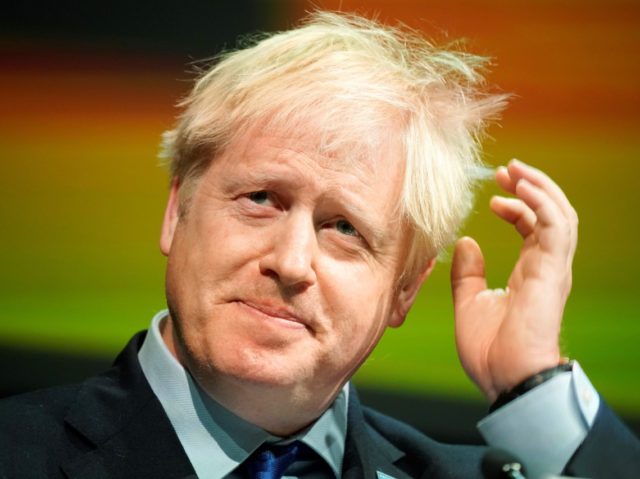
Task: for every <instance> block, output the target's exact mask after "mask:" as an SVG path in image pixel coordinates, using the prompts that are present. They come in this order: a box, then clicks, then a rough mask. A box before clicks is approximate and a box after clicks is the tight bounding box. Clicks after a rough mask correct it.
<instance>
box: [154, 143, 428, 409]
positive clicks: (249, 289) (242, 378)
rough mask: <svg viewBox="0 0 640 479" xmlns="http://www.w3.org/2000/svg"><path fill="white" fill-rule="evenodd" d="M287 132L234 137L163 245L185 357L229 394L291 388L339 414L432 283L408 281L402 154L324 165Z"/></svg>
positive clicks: (382, 152) (170, 219) (390, 148)
mask: <svg viewBox="0 0 640 479" xmlns="http://www.w3.org/2000/svg"><path fill="white" fill-rule="evenodd" d="M315 151H316V148H315V147H314V146H313V144H312V143H311V142H310V141H308V140H304V139H300V138H291V137H286V136H247V137H244V138H240V139H237V140H235V141H234V142H232V144H231V145H230V146H229V148H227V150H226V152H225V153H224V154H222V155H221V156H220V157H218V158H216V159H215V160H214V161H212V162H211V165H210V166H209V168H208V169H207V170H206V171H205V172H204V173H203V175H202V176H201V178H200V179H199V180H198V182H197V184H196V185H195V186H194V189H193V194H192V197H191V199H190V202H189V204H188V208H187V212H186V213H185V214H184V215H182V216H180V217H179V215H178V205H177V203H178V201H177V189H178V186H177V185H174V187H173V190H172V194H171V198H170V200H169V205H168V208H167V213H166V217H165V224H164V226H163V233H162V238H161V249H162V251H163V253H165V254H166V255H168V266H167V299H168V303H169V307H170V311H171V315H172V322H173V324H174V327H175V328H176V332H177V334H176V337H177V338H178V339H177V348H176V349H177V350H178V352H177V356H178V357H179V359H180V360H181V361H182V362H183V363H185V365H186V366H187V367H188V369H189V370H190V371H191V372H192V374H194V375H195V376H196V377H197V378H198V380H199V381H200V382H201V383H205V384H204V385H205V386H206V387H207V388H208V389H209V390H210V391H213V392H214V396H215V393H216V389H217V388H218V389H219V388H221V387H224V385H235V386H240V387H245V388H246V387H252V386H264V387H269V388H272V387H276V388H285V390H288V391H290V393H291V394H292V395H295V396H296V397H297V398H298V399H301V400H305V398H306V399H309V398H314V400H315V401H317V402H318V404H319V407H326V405H327V404H328V403H329V402H330V401H331V400H332V399H333V397H334V396H335V394H337V392H338V391H339V389H340V387H341V386H342V385H343V384H344V382H345V381H347V380H348V379H349V377H350V376H351V375H352V374H353V372H354V371H355V370H356V369H357V367H358V366H359V365H360V364H361V363H362V362H363V361H364V359H365V358H366V356H367V355H368V354H369V352H370V351H371V350H372V348H373V347H374V346H375V345H376V343H377V342H378V340H379V339H380V337H381V335H382V333H383V331H384V329H385V328H386V327H387V326H398V325H399V324H401V322H402V320H403V319H404V315H405V314H406V310H407V309H408V307H409V306H410V304H411V303H412V302H413V299H414V296H415V293H416V292H417V289H418V287H419V283H420V279H423V278H416V279H415V280H414V281H412V282H411V283H407V284H404V285H399V284H398V277H399V275H400V274H401V272H402V269H403V266H404V264H403V261H404V251H405V250H406V248H407V245H408V243H407V234H406V229H405V228H404V227H403V225H402V222H401V220H400V219H399V217H398V213H397V207H398V204H399V198H400V194H401V188H402V181H403V168H402V163H401V161H399V155H400V154H401V150H400V148H399V146H398V145H397V144H396V143H395V142H387V143H386V145H385V146H384V147H383V148H380V149H379V150H377V151H376V155H375V156H376V157H374V158H368V159H364V160H358V161H357V162H356V161H344V159H341V158H340V155H331V157H324V156H321V155H319V154H317V153H315Z"/></svg>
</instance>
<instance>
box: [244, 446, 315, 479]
mask: <svg viewBox="0 0 640 479" xmlns="http://www.w3.org/2000/svg"><path fill="white" fill-rule="evenodd" d="M303 448H304V446H303V444H302V443H300V442H298V441H294V442H292V443H291V444H287V445H286V446H274V445H273V444H263V445H262V446H260V447H259V448H258V449H257V450H256V451H255V452H254V453H253V454H252V455H251V457H249V459H248V460H247V462H246V467H247V470H248V471H249V477H250V478H251V479H280V478H281V477H282V475H283V474H284V472H285V471H286V470H287V468H288V467H289V466H290V465H291V464H293V463H294V462H295V461H296V459H297V458H298V457H299V455H300V453H301V452H302V450H303Z"/></svg>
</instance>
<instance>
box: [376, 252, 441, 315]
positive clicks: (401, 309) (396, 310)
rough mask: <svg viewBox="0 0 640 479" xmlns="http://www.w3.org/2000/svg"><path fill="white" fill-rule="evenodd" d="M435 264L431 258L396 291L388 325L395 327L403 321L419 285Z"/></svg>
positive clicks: (434, 260)
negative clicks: (396, 294)
mask: <svg viewBox="0 0 640 479" xmlns="http://www.w3.org/2000/svg"><path fill="white" fill-rule="evenodd" d="M435 264H436V259H435V258H431V259H430V260H429V261H427V262H426V264H425V265H424V267H423V268H422V270H421V271H420V272H419V273H418V274H417V275H415V277H414V278H412V279H410V280H409V281H407V282H406V283H404V284H403V285H402V286H401V288H400V291H398V296H397V298H396V300H395V304H394V307H393V310H392V311H391V317H390V318H389V323H388V326H390V327H392V328H397V327H399V326H401V325H402V323H404V319H405V318H406V317H407V314H408V313H409V310H410V309H411V306H413V302H414V301H415V300H416V296H417V295H418V291H420V286H422V283H424V282H425V281H426V279H427V278H428V277H429V275H430V274H431V271H433V267H434V266H435Z"/></svg>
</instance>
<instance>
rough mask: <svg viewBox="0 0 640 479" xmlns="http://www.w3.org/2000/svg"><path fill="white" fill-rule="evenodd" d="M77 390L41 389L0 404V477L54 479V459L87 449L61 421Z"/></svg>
mask: <svg viewBox="0 0 640 479" xmlns="http://www.w3.org/2000/svg"><path fill="white" fill-rule="evenodd" d="M80 387H81V385H80V384H74V385H68V386H61V387H54V388H50V389H42V390H38V391H33V392H29V393H25V394H20V395H18V396H13V397H9V398H5V399H3V400H1V401H0V444H1V445H2V447H1V448H0V476H2V475H3V474H4V475H6V477H29V472H28V471H39V472H40V473H42V472H43V471H49V473H50V474H51V475H50V477H55V476H54V475H53V474H54V469H52V467H53V464H52V460H53V458H60V457H65V456H66V457H68V455H69V454H70V453H72V451H79V450H86V448H87V444H85V443H83V441H81V440H80V439H79V438H78V436H77V435H75V434H73V433H72V432H71V431H69V430H68V428H67V427H66V426H65V422H64V418H65V416H66V414H67V412H68V411H69V409H70V408H71V406H72V405H73V404H74V403H75V402H76V400H77V397H78V392H79V390H80ZM56 462H57V461H56ZM55 469H57V467H56V468H55Z"/></svg>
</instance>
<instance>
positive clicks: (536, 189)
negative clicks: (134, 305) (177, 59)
mask: <svg viewBox="0 0 640 479" xmlns="http://www.w3.org/2000/svg"><path fill="white" fill-rule="evenodd" d="M482 63H483V62H482V59H480V58H478V57H474V56H471V55H468V54H463V53H459V52H454V51H446V50H440V49H438V48H437V47H435V46H433V45H431V44H429V43H428V42H426V41H424V40H423V39H421V38H419V37H417V36H415V35H414V34H412V33H406V32H402V31H399V30H395V29H391V28H386V27H382V26H380V25H378V24H376V23H375V22H371V21H368V20H365V19H361V18H357V17H348V16H344V15H336V14H328V13H317V14H315V15H313V16H312V17H311V18H310V19H309V21H308V22H307V23H306V24H304V25H303V26H301V27H300V28H298V29H296V30H292V31H289V32H284V33H280V34H277V35H274V36H272V37H270V38H266V39H264V40H262V41H260V42H258V43H256V44H255V45H254V46H252V47H250V48H247V49H245V50H240V51H237V52H234V53H228V54H225V55H223V56H222V57H221V58H220V59H219V61H218V63H217V64H216V65H215V66H214V67H212V68H211V69H210V70H209V71H207V72H206V73H204V75H203V76H202V77H201V78H200V79H199V80H198V82H197V84H196V85H195V87H194V89H193V91H192V93H191V94H190V96H189V97H188V98H187V99H186V100H185V101H184V102H183V107H184V111H183V113H182V116H181V118H180V121H179V123H178V125H177V127H176V128H175V129H174V130H172V131H171V132H169V133H167V134H166V137H165V148H166V154H167V156H168V158H169V163H170V168H171V174H172V183H171V191H170V195H169V201H168V204H167V208H166V213H165V218H164V223H163V227H162V233H161V239H160V246H161V250H162V252H163V253H164V254H165V255H166V256H167V257H168V263H167V279H166V293H167V304H168V312H161V313H159V314H158V315H157V316H156V317H155V318H154V320H153V322H152V325H151V328H150V330H149V332H148V333H147V334H146V335H144V334H142V335H137V336H136V337H134V339H133V340H132V341H131V342H130V344H129V345H128V346H127V348H126V349H125V351H124V352H123V353H122V355H121V356H120V358H119V359H118V361H117V362H116V365H115V366H114V368H113V369H112V370H110V371H109V372H107V373H106V374H104V375H102V376H98V377H96V378H92V379H89V380H87V381H86V382H84V383H83V384H81V385H76V386H69V387H64V388H60V389H57V390H52V391H43V392H36V393H32V394H30V395H26V396H23V397H20V398H15V399H12V400H9V401H6V402H5V403H4V405H3V407H2V411H1V413H0V418H1V420H2V424H3V436H2V438H3V439H2V440H3V446H4V447H3V448H2V449H3V453H2V454H3V455H2V460H1V461H0V472H2V474H3V475H4V476H5V477H73V478H77V477H87V478H88V477H91V478H101V477H154V478H155V477H189V476H191V477H194V476H196V475H197V477H203V478H206V477H211V478H213V477H256V478H257V477H260V478H265V477H281V476H282V474H286V475H287V476H293V477H302V478H312V477H316V478H317V477H345V478H346V477H354V478H355V477H378V478H387V477H395V478H400V477H465V478H466V477H480V475H481V472H480V461H481V458H482V457H483V455H484V454H485V452H486V450H485V448H480V447H464V446H448V445H443V444H438V443H436V442H434V441H432V440H430V439H429V438H427V437H425V436H422V435H421V434H419V433H418V432H417V431H415V430H413V429H411V428H410V427H408V426H406V425H404V424H401V423H399V422H397V421H394V420H392V419H390V418H387V417H385V416H383V415H381V414H379V413H377V412H375V411H371V410H367V409H363V408H362V406H361V405H360V404H359V402H358V399H357V394H356V392H355V390H354V389H352V388H350V387H349V385H348V381H349V379H350V377H351V376H352V374H353V373H354V372H355V371H356V370H357V368H358V367H359V366H360V365H361V364H362V362H363V361H364V360H365V358H366V357H367V355H368V354H369V353H370V352H371V351H372V349H373V348H374V347H375V345H376V344H377V342H378V341H379V339H380V337H381V336H382V334H383V333H384V331H385V329H386V328H387V327H398V326H400V325H401V324H402V323H403V321H404V319H405V316H406V314H407V312H408V311H409V309H410V308H411V305H412V304H413V301H414V299H415V297H416V295H417V293H418V291H419V288H420V286H421V285H422V283H423V282H424V281H425V279H426V278H427V277H428V276H429V273H430V272H431V270H432V268H433V266H434V263H435V259H436V257H437V255H438V254H439V253H440V252H441V251H442V250H443V249H444V248H445V247H446V246H447V245H448V244H450V243H451V242H452V241H453V240H454V239H455V237H456V233H457V230H458V228H459V226H460V223H461V221H462V220H463V219H464V217H465V216H466V214H467V213H468V211H469V209H470V208H471V201H472V188H473V185H474V184H475V183H476V182H477V181H478V180H480V179H481V178H482V177H483V176H484V175H485V174H486V170H485V169H484V168H483V167H482V165H481V163H480V161H479V145H478V138H479V137H480V136H481V133H482V130H483V127H484V124H485V122H486V120H487V119H488V118H490V117H492V116H494V115H495V114H496V113H497V112H498V111H499V110H500V109H501V108H502V106H503V104H504V101H505V98H504V96H492V95H489V94H486V93H484V92H482V91H481V90H479V89H478V85H479V84H480V82H481V77H480V75H479V74H478V70H479V69H480V67H481V66H482ZM496 180H497V182H498V184H499V185H500V186H501V187H502V188H503V189H504V190H505V191H506V192H508V193H511V194H514V195H515V198H513V199H508V198H502V197H497V198H494V199H493V200H492V202H491V208H492V210H493V211H494V212H495V213H496V214H497V215H498V216H499V217H501V218H503V219H504V220H505V221H508V222H509V223H512V224H513V225H514V226H515V228H516V229H517V231H518V232H519V233H520V235H521V236H522V237H523V247H522V251H521V255H520V258H519V260H518V262H517V263H516V265H515V268H514V271H513V273H512V275H511V278H510V280H509V284H508V288H507V289H505V290H504V291H502V290H500V291H491V290H487V288H486V282H485V280H484V272H483V269H484V268H483V260H482V254H481V252H480V249H479V247H478V245H477V244H476V243H475V242H474V241H473V240H472V239H470V238H464V239H462V240H459V241H458V242H457V244H456V248H455V253H454V258H453V265H452V286H453V293H454V306H455V315H456V340H457V347H458V351H459V355H460V359H461V362H462V365H463V367H464V369H465V370H466V371H467V373H468V374H469V376H470V377H471V378H472V379H473V380H474V381H475V383H476V384H477V385H478V387H479V388H480V389H481V390H482V391H483V393H484V394H485V395H486V396H487V398H488V400H489V401H490V402H492V403H494V405H495V407H496V408H497V409H496V411H495V412H494V413H493V414H491V415H490V416H489V417H488V418H487V419H486V420H485V421H484V422H483V424H482V425H481V430H482V432H483V434H484V435H485V436H486V438H487V440H488V441H489V442H490V443H491V444H494V445H500V446H502V447H506V448H508V449H510V450H512V451H514V452H516V453H517V454H519V455H520V456H522V458H523V459H524V460H525V462H527V463H528V464H530V466H531V469H532V472H533V474H534V475H537V474H542V473H547V472H553V473H558V472H560V471H562V470H563V469H564V470H566V472H568V473H575V474H581V475H589V476H598V475H599V474H600V475H601V476H602V475H603V474H607V473H609V472H611V474H614V475H615V477H623V476H624V475H627V476H628V477H632V476H633V475H634V474H636V473H637V472H638V467H639V466H638V456H639V454H638V452H639V451H640V447H639V446H638V442H637V440H636V439H635V438H634V437H633V436H632V435H631V434H630V433H629V432H628V431H627V430H626V429H625V428H624V426H622V425H621V424H620V423H619V422H618V420H617V419H616V418H615V417H614V416H612V414H611V413H610V411H609V410H608V409H607V408H606V406H605V405H604V403H603V402H602V401H600V400H599V398H598V396H597V394H596V393H595V391H593V388H592V387H591V385H590V384H589V383H588V380H587V379H586V377H585V376H584V375H583V373H582V372H581V370H580V368H579V366H577V365H574V364H573V363H568V362H567V361H566V360H564V359H563V358H562V357H561V354H560V350H559V347H558V335H559V330H560V323H561V320H562V312H563V307H564V304H565V301H566V298H567V296H568V294H569V290H570V287H571V261H572V257H573V253H574V251H575V246H576V241H577V217H576V214H575V212H574V210H573V208H572V207H571V205H570V204H569V202H568V200H567V199H566V197H565V195H564V194H563V192H562V191H561V190H560V188H559V187H558V186H557V185H555V183H554V182H553V181H552V180H551V179H549V178H548V177H547V176H546V175H545V174H544V173H542V172H540V171H538V170H536V169H534V168H532V167H529V166H527V165H525V164H523V163H520V162H516V161H514V162H511V163H510V164H509V165H508V166H507V167H502V168H500V169H498V170H497V172H496ZM542 382H544V384H541V385H539V384H540V383H542ZM534 386H537V387H534ZM519 394H520V395H521V397H519V398H515V397H516V396H517V395H519ZM514 398H515V399H514ZM603 438H604V439H603ZM610 451H612V452H610ZM603 458H604V460H603ZM603 471H604V472H603Z"/></svg>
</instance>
